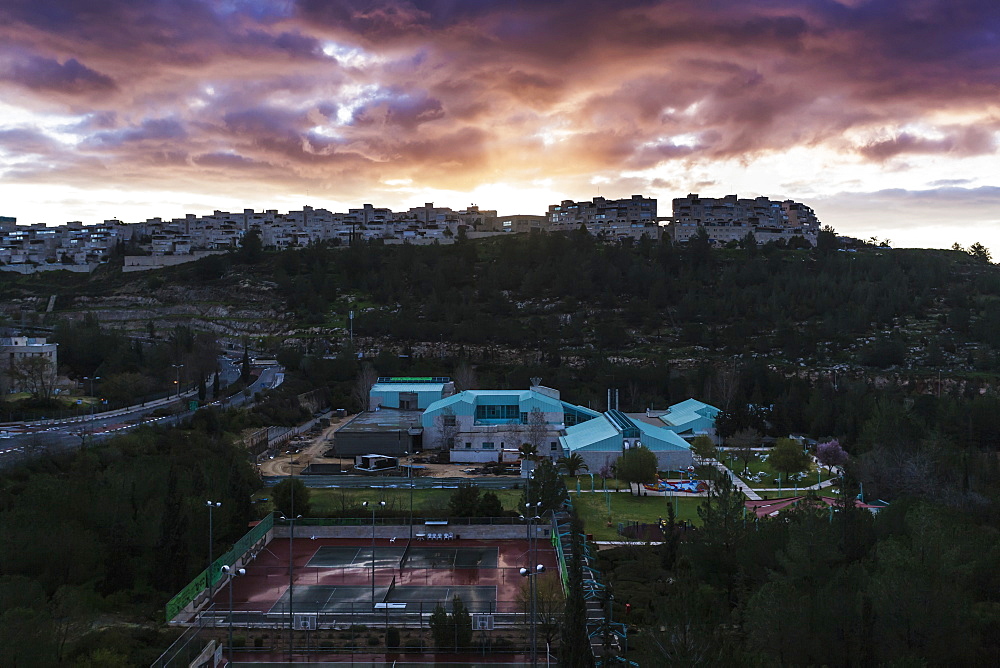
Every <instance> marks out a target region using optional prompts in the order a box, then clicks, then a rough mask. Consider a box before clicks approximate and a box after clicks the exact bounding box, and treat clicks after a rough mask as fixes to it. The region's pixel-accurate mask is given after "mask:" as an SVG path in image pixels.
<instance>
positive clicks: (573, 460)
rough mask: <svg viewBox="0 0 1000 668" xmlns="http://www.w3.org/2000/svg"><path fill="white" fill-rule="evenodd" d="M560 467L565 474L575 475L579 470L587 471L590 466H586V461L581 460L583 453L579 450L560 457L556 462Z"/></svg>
mask: <svg viewBox="0 0 1000 668" xmlns="http://www.w3.org/2000/svg"><path fill="white" fill-rule="evenodd" d="M557 463H558V464H559V466H560V467H562V468H563V469H565V470H566V474H567V475H571V476H576V474H577V473H578V472H580V471H589V470H590V467H589V466H587V462H585V461H583V455H581V454H580V453H579V452H571V453H570V454H568V455H566V456H564V457H560V458H559V460H558V462H557Z"/></svg>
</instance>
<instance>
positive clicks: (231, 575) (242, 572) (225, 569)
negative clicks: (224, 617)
mask: <svg viewBox="0 0 1000 668" xmlns="http://www.w3.org/2000/svg"><path fill="white" fill-rule="evenodd" d="M221 570H222V572H223V573H225V574H226V575H228V576H229V665H230V666H231V665H233V580H234V579H236V577H237V576H240V575H246V574H247V569H245V568H237V569H236V570H233V569H232V568H230V567H229V566H223V567H222V569H221Z"/></svg>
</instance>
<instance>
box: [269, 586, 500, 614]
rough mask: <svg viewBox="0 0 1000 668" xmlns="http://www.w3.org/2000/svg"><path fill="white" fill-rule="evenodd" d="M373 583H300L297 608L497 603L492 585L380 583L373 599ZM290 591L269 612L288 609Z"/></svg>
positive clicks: (487, 606) (476, 607)
mask: <svg viewBox="0 0 1000 668" xmlns="http://www.w3.org/2000/svg"><path fill="white" fill-rule="evenodd" d="M372 591H373V590H372V588H371V586H370V585H369V586H364V585H341V586H329V585H298V586H296V587H295V598H294V609H295V611H296V612H298V613H320V614H323V613H345V612H364V613H369V612H371V611H372V609H373V607H374V606H375V605H377V604H380V603H382V604H390V605H392V606H393V607H394V608H404V609H405V608H410V607H415V608H417V609H420V608H425V609H426V612H430V611H431V609H432V608H433V607H434V606H436V605H437V604H438V603H440V604H442V605H445V606H446V607H448V606H449V605H450V603H451V601H452V599H453V598H454V597H455V596H459V597H460V598H461V599H462V602H463V603H464V604H465V606H466V607H467V608H468V609H469V610H470V611H472V612H478V611H486V612H488V611H491V610H493V609H494V608H495V606H496V600H497V588H496V587H495V586H490V585H432V586H402V585H400V586H390V587H385V586H381V587H380V586H376V587H375V589H374V593H375V598H374V600H372ZM288 602H289V601H288V592H287V591H285V593H284V594H283V595H282V596H281V598H279V599H278V600H277V601H276V602H275V604H274V605H273V606H272V607H271V609H270V611H269V612H272V613H281V612H283V611H285V610H287V609H288Z"/></svg>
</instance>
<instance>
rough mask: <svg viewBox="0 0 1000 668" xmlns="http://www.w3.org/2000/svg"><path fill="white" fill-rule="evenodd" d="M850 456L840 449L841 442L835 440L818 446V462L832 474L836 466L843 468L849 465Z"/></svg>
mask: <svg viewBox="0 0 1000 668" xmlns="http://www.w3.org/2000/svg"><path fill="white" fill-rule="evenodd" d="M847 460H848V454H847V452H846V451H845V450H844V449H843V448H842V447H840V441H838V440H837V439H833V440H832V441H827V442H826V443H820V444H819V445H817V446H816V461H818V462H819V463H820V464H822V465H823V466H825V467H826V469H827V471H830V472H831V473H832V471H833V467H834V466H843V465H844V464H846V463H847Z"/></svg>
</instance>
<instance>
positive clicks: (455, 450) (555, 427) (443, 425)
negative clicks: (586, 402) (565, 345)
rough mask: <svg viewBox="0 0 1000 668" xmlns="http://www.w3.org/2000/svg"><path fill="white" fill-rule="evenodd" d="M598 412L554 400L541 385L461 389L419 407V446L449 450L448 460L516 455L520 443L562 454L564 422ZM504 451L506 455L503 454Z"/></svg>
mask: <svg viewBox="0 0 1000 668" xmlns="http://www.w3.org/2000/svg"><path fill="white" fill-rule="evenodd" d="M599 416H600V413H598V412H597V411H593V410H591V409H589V408H584V407H583V406H575V405H573V404H570V403H567V402H565V401H562V400H560V398H559V391H558V390H554V389H552V388H550V387H544V386H542V385H533V386H532V387H531V388H530V389H527V390H465V391H464V392H459V393H458V394H455V395H453V396H450V397H445V398H444V399H441V400H439V401H435V402H434V403H432V404H431V405H430V406H428V407H427V410H425V411H424V414H423V417H422V419H421V426H422V427H423V430H424V437H423V439H424V447H425V448H433V447H440V448H445V449H448V450H450V451H451V461H453V462H488V461H499V460H501V459H506V460H508V461H513V460H515V459H517V455H516V454H515V451H516V450H517V449H518V448H519V447H520V446H521V445H522V444H524V443H531V444H532V445H534V446H535V448H536V451H537V452H538V454H539V455H543V456H548V457H552V458H558V457H560V456H561V455H562V452H561V450H560V447H559V436H560V434H561V433H562V431H563V430H564V429H566V428H568V427H571V426H573V425H576V424H579V423H581V422H585V421H588V420H593V419H594V418H597V417H599ZM504 451H507V453H508V454H507V455H506V456H505V455H504Z"/></svg>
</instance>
